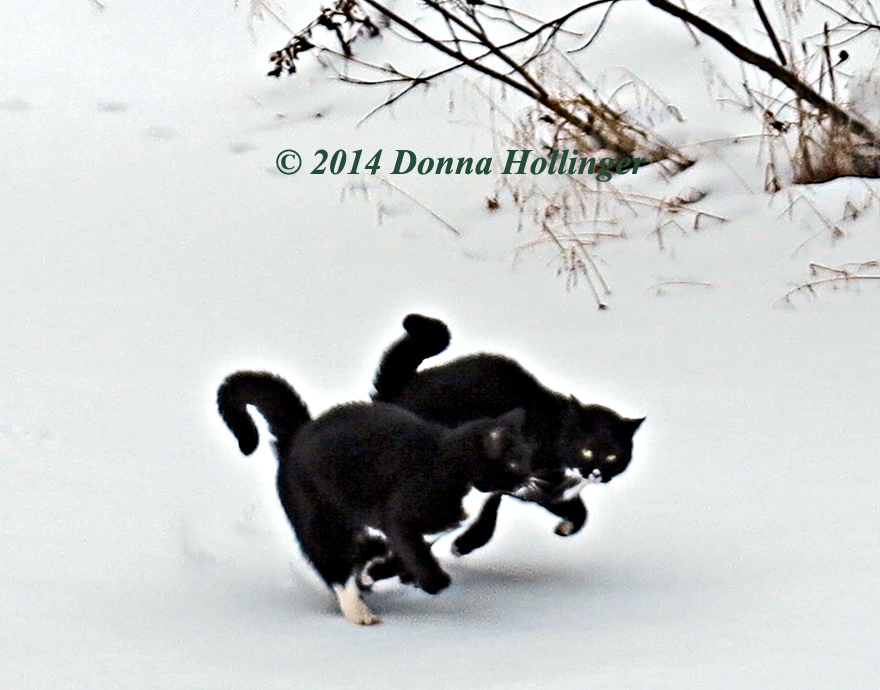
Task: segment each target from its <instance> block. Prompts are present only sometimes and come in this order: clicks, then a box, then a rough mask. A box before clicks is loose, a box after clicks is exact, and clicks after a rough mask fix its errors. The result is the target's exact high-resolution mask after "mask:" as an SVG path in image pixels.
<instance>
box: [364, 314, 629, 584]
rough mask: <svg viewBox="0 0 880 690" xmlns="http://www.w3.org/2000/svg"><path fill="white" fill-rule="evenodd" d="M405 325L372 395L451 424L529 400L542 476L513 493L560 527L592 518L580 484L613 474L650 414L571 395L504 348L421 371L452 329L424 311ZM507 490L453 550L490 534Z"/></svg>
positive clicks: (572, 529) (529, 435) (570, 530)
mask: <svg viewBox="0 0 880 690" xmlns="http://www.w3.org/2000/svg"><path fill="white" fill-rule="evenodd" d="M403 327H404V329H405V330H406V335H404V336H403V337H402V338H401V339H400V340H398V341H397V342H396V343H394V344H393V345H392V346H391V347H390V348H389V349H388V350H387V351H386V352H385V355H384V356H383V358H382V362H381V363H380V365H379V369H378V372H377V374H376V380H375V382H374V386H375V389H376V392H375V393H374V394H373V399H374V400H377V401H385V402H392V403H394V404H396V405H400V406H401V407H404V408H406V409H408V410H411V411H413V412H415V413H416V414H417V415H419V416H420V417H422V418H423V419H429V420H432V421H435V422H439V423H440V424H445V425H448V426H455V425H457V424H462V423H464V422H466V421H468V420H472V419H479V418H482V417H492V416H494V415H497V414H499V413H501V412H503V411H504V410H509V409H512V408H515V407H522V408H524V409H525V412H526V419H525V425H524V427H523V432H524V434H525V436H526V439H527V440H528V441H530V442H534V444H535V451H534V455H533V457H532V466H533V468H534V470H535V476H536V477H540V478H541V479H543V480H544V481H543V482H541V483H540V484H539V486H540V488H541V490H540V491H537V492H535V491H533V492H530V493H528V494H526V493H522V492H521V493H519V494H515V495H517V497H518V498H524V499H528V500H533V501H535V502H537V503H539V504H540V505H542V506H543V507H545V508H546V509H547V510H549V511H550V512H551V513H553V514H554V515H557V516H559V517H560V518H562V521H561V522H560V523H559V524H558V525H557V526H556V533H557V534H559V535H561V536H568V535H570V534H575V533H576V532H577V531H579V530H580V529H581V528H582V527H583V525H584V523H585V522H586V519H587V509H586V506H584V503H583V501H582V500H581V498H580V496H579V495H578V494H579V491H580V489H581V488H582V486H583V484H584V483H587V482H608V481H610V480H611V479H612V478H613V477H615V476H617V475H618V474H620V473H621V472H623V471H624V470H625V469H626V467H627V465H629V462H630V458H631V457H632V445H633V434H635V432H636V430H637V429H638V428H639V426H640V425H641V424H642V422H643V421H644V419H626V418H623V417H621V416H620V415H618V414H617V413H616V412H614V411H613V410H610V409H608V408H607V407H601V406H599V405H583V404H581V403H580V402H579V401H578V400H577V399H576V398H574V397H573V396H572V397H568V396H565V395H562V394H560V393H556V392H554V391H551V390H549V389H548V388H546V387H544V386H543V385H541V384H540V383H539V382H538V380H537V379H535V377H534V376H532V375H531V374H529V373H528V372H527V371H526V370H525V369H523V368H522V367H521V366H520V365H519V364H517V363H516V362H514V361H513V360H511V359H508V358H506V357H502V356H499V355H491V354H476V355H470V356H467V357H462V358H460V359H456V360H453V361H452V362H449V363H448V364H443V365H441V366H437V367H432V368H430V369H423V370H422V371H417V369H418V367H419V365H420V364H421V363H422V361H423V360H425V359H427V358H428V357H433V356H434V355H436V354H438V353H440V352H442V351H443V350H444V349H446V347H447V345H448V344H449V339H450V336H449V329H448V328H447V327H446V324H444V323H443V322H442V321H438V320H436V319H431V318H428V317H426V316H421V315H419V314H410V315H409V316H407V317H406V318H405V319H404V321H403ZM503 493H504V492H502V491H498V492H495V493H494V494H493V495H492V496H490V497H489V499H488V500H487V501H486V503H485V504H484V506H483V508H482V510H481V512H480V515H479V516H478V518H477V519H476V521H475V522H474V523H473V524H472V525H470V526H469V527H468V529H467V530H466V531H465V532H463V533H462V534H461V535H460V536H459V537H458V538H457V539H456V540H455V542H454V544H453V552H454V553H456V554H457V555H464V554H466V553H470V552H471V551H473V550H474V549H477V548H479V547H481V546H483V545H485V544H486V543H487V542H488V541H489V539H491V538H492V534H493V532H494V531H495V523H496V519H497V515H498V507H499V505H500V502H501V496H502V495H503ZM390 574H393V573H388V572H387V571H386V572H383V573H382V575H383V576H388V575H390Z"/></svg>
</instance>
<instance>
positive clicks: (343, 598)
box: [333, 578, 379, 625]
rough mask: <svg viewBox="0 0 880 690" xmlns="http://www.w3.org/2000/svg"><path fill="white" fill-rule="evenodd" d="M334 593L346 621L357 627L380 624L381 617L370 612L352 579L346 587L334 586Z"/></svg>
mask: <svg viewBox="0 0 880 690" xmlns="http://www.w3.org/2000/svg"><path fill="white" fill-rule="evenodd" d="M333 591H334V592H335V593H336V598H337V599H338V600H339V608H340V610H341V611H342V615H343V616H345V620H347V621H348V622H349V623H354V624H355V625H375V624H376V623H378V622H379V616H377V615H376V614H375V613H373V612H372V611H370V609H369V608H367V605H366V604H365V603H364V600H363V599H362V598H361V593H360V590H359V589H358V586H357V583H356V582H355V580H354V579H353V578H352V579H350V580H349V581H348V582H347V583H346V584H345V586H344V587H343V586H342V585H334V586H333Z"/></svg>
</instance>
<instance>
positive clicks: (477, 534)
mask: <svg viewBox="0 0 880 690" xmlns="http://www.w3.org/2000/svg"><path fill="white" fill-rule="evenodd" d="M499 505H501V494H500V493H493V494H492V495H491V496H489V498H488V500H487V501H486V502H485V503H484V504H483V507H482V509H480V514H479V515H478V516H477V519H476V520H474V521H473V522H472V523H471V524H470V525H468V528H467V529H466V530H465V531H464V532H462V533H461V534H459V535H458V537H457V538H456V540H455V541H454V542H453V543H452V553H453V554H455V555H456V556H464V555H465V554H469V553H470V552H471V551H475V550H476V549H479V548H480V547H481V546H485V545H486V544H487V543H489V540H490V539H491V538H492V535H493V534H494V533H495V525H496V523H497V522H498V506H499Z"/></svg>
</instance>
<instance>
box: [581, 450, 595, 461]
mask: <svg viewBox="0 0 880 690" xmlns="http://www.w3.org/2000/svg"><path fill="white" fill-rule="evenodd" d="M581 455H583V456H584V460H592V459H593V451H591V450H590V449H589V448H582V449H581Z"/></svg>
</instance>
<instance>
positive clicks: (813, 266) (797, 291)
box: [779, 260, 880, 306]
mask: <svg viewBox="0 0 880 690" xmlns="http://www.w3.org/2000/svg"><path fill="white" fill-rule="evenodd" d="M878 269H880V261H876V260H871V261H862V262H854V263H846V264H843V265H841V266H837V267H833V266H826V265H824V264H819V263H815V262H811V263H810V275H811V276H813V279H812V280H808V281H806V282H804V283H800V284H799V285H796V286H795V287H793V288H792V289H791V290H789V291H788V292H786V293H785V294H784V295H783V296H782V297H781V298H780V300H779V303H780V304H782V305H786V306H793V302H792V298H793V297H794V296H795V295H805V296H806V297H808V298H812V299H815V298H817V297H818V293H817V289H818V288H820V287H823V286H828V287H831V288H834V289H836V288H840V287H844V288H851V287H853V286H854V285H858V284H861V283H866V282H875V281H880V270H878ZM865 271H870V272H868V273H865Z"/></svg>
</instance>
